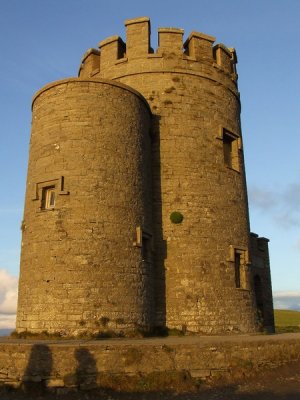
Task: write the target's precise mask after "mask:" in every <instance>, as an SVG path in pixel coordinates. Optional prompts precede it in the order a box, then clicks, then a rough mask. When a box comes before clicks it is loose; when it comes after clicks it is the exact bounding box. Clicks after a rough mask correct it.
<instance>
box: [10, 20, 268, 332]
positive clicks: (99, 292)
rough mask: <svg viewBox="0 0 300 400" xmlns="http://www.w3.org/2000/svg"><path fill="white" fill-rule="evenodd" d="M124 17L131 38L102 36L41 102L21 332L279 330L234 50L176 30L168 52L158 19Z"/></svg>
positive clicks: (168, 35)
mask: <svg viewBox="0 0 300 400" xmlns="http://www.w3.org/2000/svg"><path fill="white" fill-rule="evenodd" d="M125 24H126V36H127V37H126V44H125V43H124V42H123V41H122V39H121V38H120V37H118V36H112V37H110V38H108V39H106V40H104V41H102V42H100V44H99V48H100V51H99V50H96V49H90V50H89V51H88V52H87V53H86V54H85V56H84V57H83V60H82V64H81V67H80V70H79V77H78V78H71V79H66V80H63V81H58V82H54V83H53V84H50V85H47V86H46V87H45V88H43V89H42V90H41V91H39V92H38V93H37V94H36V96H35V97H34V100H33V125H32V134H31V146H30V158H29V169H28V181H27V193H26V203H25V212H24V221H23V225H22V226H23V248H22V258H21V276H20V287H19V306H18V318H17V329H18V331H23V330H29V331H42V330H47V331H49V332H54V331H63V332H65V333H68V334H77V333H80V332H81V331H89V332H96V331H99V330H103V329H111V330H115V331H118V332H120V331H123V332H126V331H129V330H134V329H136V328H142V329H146V330H149V329H152V328H154V327H157V326H160V327H165V326H167V327H169V328H176V329H180V330H183V331H190V332H203V333H214V334H215V333H226V332H237V333H238V332H254V331H257V330H258V329H260V325H261V324H263V325H265V326H267V327H268V328H269V329H272V327H273V324H274V321H273V309H272V293H271V281H270V269H269V263H268V262H262V263H258V264H259V265H260V266H259V267H257V268H258V269H259V268H263V269H264V272H263V273H261V274H259V273H257V274H259V279H260V280H261V281H260V284H259V285H260V286H259V290H260V291H262V292H263V293H264V296H261V295H260V294H259V293H257V290H256V286H255V279H254V274H253V271H254V270H255V271H256V270H257V268H254V267H253V266H252V264H251V254H250V249H251V248H255V243H254V242H255V241H258V240H259V239H261V238H258V237H257V235H256V236H255V235H252V236H251V243H252V244H251V248H250V228H249V218H248V204H247V191H246V181H245V171H244V159H243V144H242V135H241V128H240V98H239V92H238V88H237V74H236V62H237V58H236V53H235V51H234V49H229V48H227V47H226V46H224V45H222V44H218V45H216V46H213V43H214V41H215V38H213V37H212V36H208V35H205V34H202V33H198V32H192V33H191V34H190V35H189V37H188V38H187V40H186V41H185V43H184V44H183V30H182V29H175V28H160V29H159V31H158V35H159V36H158V39H159V40H158V43H159V45H158V49H157V50H156V51H155V52H154V50H153V49H152V48H151V45H150V21H149V19H148V18H138V19H133V20H128V21H126V23H125ZM253 241H254V242H253ZM253 243H254V244H253ZM264 243H267V242H266V241H265V242H264ZM258 258H259V259H260V260H268V247H267V245H266V246H265V247H264V252H263V253H259V252H257V251H256V260H257V259H258ZM257 274H256V276H258V275H257ZM266 293H267V294H266ZM258 297H259V299H258ZM262 298H263V299H264V300H263V303H264V304H262ZM266 305H267V306H266ZM258 310H259V312H258Z"/></svg>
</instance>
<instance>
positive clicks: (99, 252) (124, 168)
mask: <svg viewBox="0 0 300 400" xmlns="http://www.w3.org/2000/svg"><path fill="white" fill-rule="evenodd" d="M150 114H151V113H150V110H149V107H148V104H147V103H146V101H145V100H144V98H143V97H142V96H141V95H140V94H139V93H137V92H136V91H135V90H134V89H132V88H129V87H128V86H126V85H124V84H122V83H118V82H112V81H107V80H104V79H77V78H74V79H65V80H62V81H58V82H54V83H52V84H49V85H47V86H46V87H44V88H43V89H42V90H40V91H39V92H38V93H37V94H36V95H35V97H34V100H33V118H32V133H31V143H30V156H29V167H28V177H27V191H26V202H25V211H24V221H23V224H22V229H23V241H22V256H21V275H20V285H19V304H18V315H17V330H18V331H19V332H21V331H25V330H28V331H32V332H39V331H44V330H46V331H48V332H57V331H60V332H62V333H64V334H78V333H80V332H82V331H89V332H98V331H103V330H109V329H111V330H114V331H119V332H120V331H126V330H133V329H135V328H136V327H142V328H149V327H150V326H151V325H153V289H152V288H153V271H152V260H151V246H152V243H151V242H152V209H151V208H152V204H151V184H149V182H151V174H150V171H151V168H150V131H149V128H150V118H151V117H150Z"/></svg>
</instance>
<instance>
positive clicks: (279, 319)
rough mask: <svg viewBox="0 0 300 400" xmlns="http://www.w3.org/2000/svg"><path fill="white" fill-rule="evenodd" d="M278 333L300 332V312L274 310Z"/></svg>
mask: <svg viewBox="0 0 300 400" xmlns="http://www.w3.org/2000/svg"><path fill="white" fill-rule="evenodd" d="M274 314H275V326H276V332H277V333H283V332H300V311H292V310H274Z"/></svg>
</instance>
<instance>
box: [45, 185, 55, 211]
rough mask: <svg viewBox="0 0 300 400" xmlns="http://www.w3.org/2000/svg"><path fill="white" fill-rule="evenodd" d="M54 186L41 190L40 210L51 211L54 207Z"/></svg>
mask: <svg viewBox="0 0 300 400" xmlns="http://www.w3.org/2000/svg"><path fill="white" fill-rule="evenodd" d="M55 197H56V196H55V186H48V187H45V188H43V194H42V209H43V210H51V209H53V208H54V207H55V200H56V199H55Z"/></svg>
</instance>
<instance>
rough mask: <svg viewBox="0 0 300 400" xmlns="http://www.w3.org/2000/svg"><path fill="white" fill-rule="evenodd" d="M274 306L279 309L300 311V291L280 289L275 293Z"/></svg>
mask: <svg viewBox="0 0 300 400" xmlns="http://www.w3.org/2000/svg"><path fill="white" fill-rule="evenodd" d="M273 302H274V308H275V309H277V310H295V311H300V291H291V292H289V291H280V292H274V293H273Z"/></svg>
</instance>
